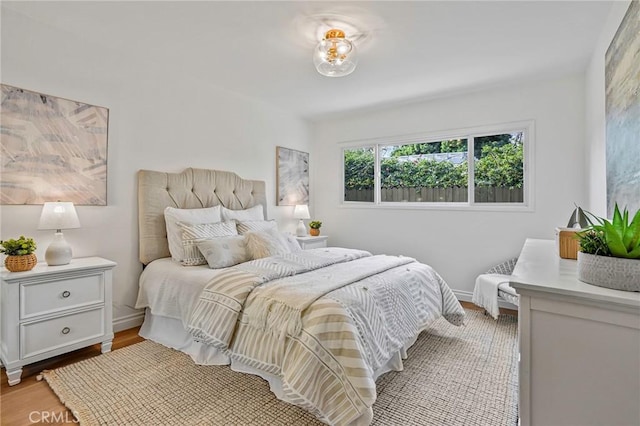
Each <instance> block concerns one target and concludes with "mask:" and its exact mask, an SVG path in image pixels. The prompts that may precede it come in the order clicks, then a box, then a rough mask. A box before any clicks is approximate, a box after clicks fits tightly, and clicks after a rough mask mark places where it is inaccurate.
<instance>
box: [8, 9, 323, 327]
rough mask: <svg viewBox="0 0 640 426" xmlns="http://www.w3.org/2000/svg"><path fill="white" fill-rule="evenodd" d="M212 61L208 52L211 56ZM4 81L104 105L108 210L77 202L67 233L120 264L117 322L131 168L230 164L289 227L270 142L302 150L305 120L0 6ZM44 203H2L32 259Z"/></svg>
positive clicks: (128, 273)
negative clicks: (30, 240)
mask: <svg viewBox="0 0 640 426" xmlns="http://www.w3.org/2000/svg"><path fill="white" fill-rule="evenodd" d="M212 60H214V59H213V56H212ZM2 82H3V83H4V84H9V85H13V86H17V87H21V88H24V89H29V90H34V91H37V92H41V93H46V94H50V95H54V96H60V97H64V98H68V99H73V100H78V101H82V102H86V103H90V104H94V105H100V106H105V107H108V108H109V111H110V116H109V141H108V184H107V191H108V194H107V197H108V206H106V207H87V206H78V207H77V211H78V216H79V218H80V222H81V224H82V228H81V229H74V230H67V231H65V236H66V238H67V240H68V241H69V243H70V244H71V245H72V247H73V250H74V256H92V255H97V256H102V257H106V258H109V259H112V260H114V261H116V262H117V263H118V267H117V268H116V270H115V275H114V306H115V310H114V319H115V320H116V321H123V320H124V319H125V318H127V316H131V315H135V314H136V312H135V311H133V310H132V309H131V307H132V306H133V305H134V303H135V299H136V296H137V285H138V276H139V274H140V271H141V265H140V263H139V262H138V226H137V198H136V191H137V188H136V172H137V170H139V169H152V170H163V171H174V172H177V171H181V170H183V169H184V168H186V167H200V168H211V169H219V170H231V171H234V172H236V173H238V174H239V175H240V176H242V177H244V178H248V179H261V180H266V181H267V197H268V201H269V203H270V205H269V206H268V211H269V216H270V217H271V218H275V219H279V221H280V224H281V227H282V228H284V229H290V230H292V231H294V230H295V225H296V221H295V220H292V219H289V218H290V216H291V212H292V209H293V208H292V207H286V208H285V207H276V206H275V198H276V196H275V146H276V145H282V146H286V147H289V148H295V149H300V150H303V151H308V149H309V141H310V131H309V127H308V125H307V124H306V123H305V122H304V121H302V120H300V119H298V118H296V117H294V116H291V115H290V114H287V113H284V112H283V111H281V110H279V109H275V108H272V107H270V106H268V105H266V104H264V103H260V102H257V101H253V100H251V99H247V98H244V97H240V96H237V95H234V94H231V93H228V92H225V91H224V90H221V89H219V88H216V87H214V86H213V85H212V83H211V82H202V81H194V80H193V79H191V78H190V77H189V75H188V74H187V70H185V73H184V74H181V75H169V74H167V73H166V72H164V71H163V67H162V64H149V63H146V62H145V61H144V58H124V57H122V56H121V55H120V54H119V52H117V51H113V50H110V49H108V48H106V47H102V46H97V45H92V44H88V43H87V42H86V41H85V40H83V39H79V38H77V37H74V36H71V35H70V34H68V33H66V32H64V31H62V30H59V29H56V28H53V27H52V26H49V25H48V24H47V23H42V22H35V21H33V20H31V19H29V18H27V17H25V16H23V15H21V14H18V13H15V12H13V11H11V10H7V9H6V8H3V10H2ZM41 208H42V207H41V206H2V210H1V214H2V218H1V222H2V226H1V228H0V235H1V236H0V238H13V237H17V236H19V235H20V234H24V235H28V236H32V237H34V238H35V239H36V242H37V244H38V247H39V248H38V251H37V253H36V254H37V255H38V258H40V259H43V258H44V251H45V249H46V247H47V246H48V245H49V242H50V241H51V239H52V236H53V234H52V232H49V231H38V230H36V227H37V223H38V219H39V215H40V211H41Z"/></svg>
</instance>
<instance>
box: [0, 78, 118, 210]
mask: <svg viewBox="0 0 640 426" xmlns="http://www.w3.org/2000/svg"><path fill="white" fill-rule="evenodd" d="M1 89H2V109H1V112H0V120H1V121H0V123H1V129H0V130H1V133H0V145H1V147H2V161H1V164H0V173H1V176H2V180H1V181H0V183H1V184H0V204H5V205H6V204H43V203H44V202H45V201H58V200H61V201H71V202H73V203H74V204H76V205H93V206H104V205H106V204H107V131H108V123H109V110H108V109H107V108H104V107H99V106H95V105H89V104H85V103H82V102H78V101H72V100H69V99H63V98H59V97H56V96H51V95H45V94H42V93H37V92H32V91H30V90H25V89H20V88H18V87H13V86H8V85H5V84H3V85H1Z"/></svg>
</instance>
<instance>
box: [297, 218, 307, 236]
mask: <svg viewBox="0 0 640 426" xmlns="http://www.w3.org/2000/svg"><path fill="white" fill-rule="evenodd" d="M296 235H297V236H298V237H306V236H307V227H306V226H305V225H304V221H303V220H302V219H300V221H299V222H298V228H296Z"/></svg>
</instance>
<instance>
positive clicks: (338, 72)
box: [313, 28, 358, 77]
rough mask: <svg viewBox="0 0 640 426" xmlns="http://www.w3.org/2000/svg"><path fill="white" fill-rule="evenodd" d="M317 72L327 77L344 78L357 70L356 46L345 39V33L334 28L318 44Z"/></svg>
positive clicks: (314, 61)
mask: <svg viewBox="0 0 640 426" xmlns="http://www.w3.org/2000/svg"><path fill="white" fill-rule="evenodd" d="M313 64H314V65H315V66H316V70H318V72H319V73H320V74H322V75H324V76H327V77H343V76H345V75H349V74H351V73H352V72H353V70H355V69H356V65H357V64H358V55H357V52H356V46H355V45H354V44H353V43H352V42H351V41H349V40H348V39H346V38H345V35H344V31H342V30H339V29H336V28H332V29H330V30H329V31H327V32H326V33H325V35H324V39H322V40H321V41H320V43H318V45H317V46H316V49H315V51H314V54H313Z"/></svg>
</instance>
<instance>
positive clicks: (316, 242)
mask: <svg viewBox="0 0 640 426" xmlns="http://www.w3.org/2000/svg"><path fill="white" fill-rule="evenodd" d="M328 239H329V237H328V236H326V235H320V236H317V237H311V236H309V237H296V240H298V243H299V244H300V247H302V250H309V249H314V248H321V247H326V246H327V240H328Z"/></svg>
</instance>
